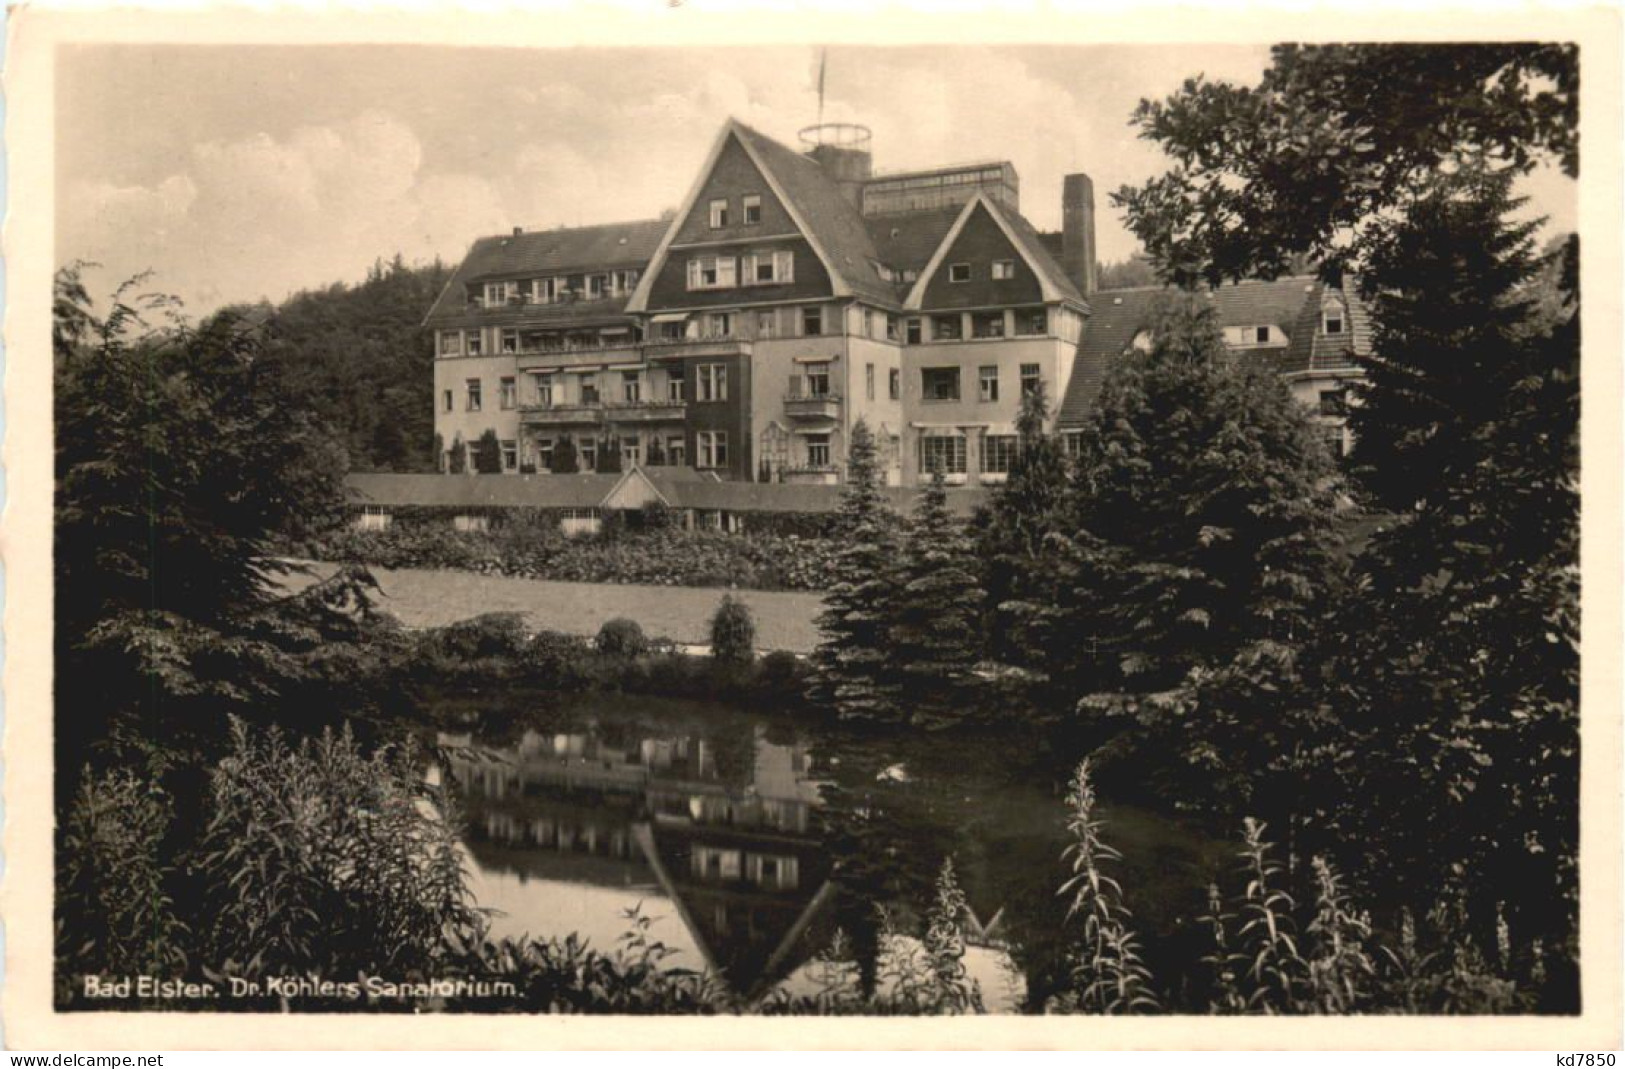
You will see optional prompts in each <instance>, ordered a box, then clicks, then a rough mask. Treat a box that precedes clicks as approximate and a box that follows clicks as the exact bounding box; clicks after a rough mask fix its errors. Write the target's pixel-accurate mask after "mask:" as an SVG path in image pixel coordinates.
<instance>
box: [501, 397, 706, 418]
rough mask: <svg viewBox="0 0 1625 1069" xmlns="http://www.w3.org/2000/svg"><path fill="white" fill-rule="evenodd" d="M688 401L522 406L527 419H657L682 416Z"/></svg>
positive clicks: (521, 415)
mask: <svg viewBox="0 0 1625 1069" xmlns="http://www.w3.org/2000/svg"><path fill="white" fill-rule="evenodd" d="M687 412H688V403H687V402H686V401H664V400H661V401H655V400H650V401H585V402H583V401H574V402H569V403H565V402H553V403H545V402H542V401H531V402H528V403H526V404H523V405H520V406H519V415H520V418H521V419H522V420H523V421H524V422H526V423H658V422H662V421H666V420H680V419H682V418H683V417H684V416H685V415H686V414H687Z"/></svg>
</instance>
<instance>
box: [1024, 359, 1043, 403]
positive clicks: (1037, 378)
mask: <svg viewBox="0 0 1625 1069" xmlns="http://www.w3.org/2000/svg"><path fill="white" fill-rule="evenodd" d="M1042 381H1043V376H1042V375H1040V374H1039V371H1038V365H1037V364H1022V365H1021V396H1023V397H1026V396H1027V395H1028V394H1031V393H1033V392H1034V391H1035V390H1037V389H1038V384H1039V383H1040V382H1042Z"/></svg>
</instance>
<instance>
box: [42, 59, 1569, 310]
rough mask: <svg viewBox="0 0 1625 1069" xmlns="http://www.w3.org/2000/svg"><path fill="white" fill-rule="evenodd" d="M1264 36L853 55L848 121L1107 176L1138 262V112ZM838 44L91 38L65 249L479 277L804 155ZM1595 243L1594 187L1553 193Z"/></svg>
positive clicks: (1565, 185) (234, 282)
mask: <svg viewBox="0 0 1625 1069" xmlns="http://www.w3.org/2000/svg"><path fill="white" fill-rule="evenodd" d="M1267 60H1268V55H1267V49H1266V48H1265V47H1263V46H1258V47H1253V46H1240V45H1226V46H1214V45H1203V46H1174V45H1168V44H1159V45H1154V46H1128V45H1111V46H1106V45H1101V46H1083V47H1073V46H1066V47H1059V46H1058V47H1034V46H1023V47H976V48H970V47H962V46H961V47H943V46H923V45H922V46H911V47H901V48H884V49H882V48H859V47H840V46H836V47H831V48H830V49H829V50H828V58H827V67H826V73H825V98H824V106H823V119H824V120H825V121H829V122H836V121H842V122H861V123H863V124H865V125H867V126H869V127H870V128H871V129H872V130H873V131H874V141H873V152H874V165H875V168H876V169H877V171H885V170H902V169H908V168H914V167H926V166H933V165H939V164H943V163H953V162H960V161H969V160H982V159H1008V160H1010V161H1011V162H1012V163H1014V164H1015V167H1016V170H1017V172H1018V174H1019V175H1020V178H1021V205H1022V211H1023V214H1025V215H1026V216H1027V217H1028V218H1029V219H1030V220H1031V221H1032V222H1033V223H1034V225H1036V226H1037V227H1039V228H1040V229H1044V230H1054V229H1059V227H1060V198H1061V180H1062V177H1063V176H1064V175H1066V174H1068V173H1072V172H1077V171H1082V172H1084V173H1087V174H1089V175H1090V176H1091V177H1092V178H1093V179H1094V184H1095V196H1096V208H1097V220H1098V221H1097V229H1098V252H1099V257H1100V259H1101V260H1103V261H1105V262H1108V263H1110V262H1114V261H1119V260H1122V259H1125V258H1126V257H1128V256H1129V255H1130V254H1131V253H1132V252H1133V251H1134V248H1135V243H1134V240H1133V239H1132V237H1131V236H1130V235H1129V234H1128V233H1127V231H1126V230H1125V229H1124V228H1123V226H1122V223H1121V220H1120V218H1119V216H1118V213H1117V212H1116V211H1115V210H1114V209H1112V208H1111V206H1110V203H1109V199H1108V193H1109V192H1110V191H1111V190H1113V189H1116V188H1118V187H1119V186H1121V185H1123V184H1125V183H1137V182H1141V181H1143V180H1145V179H1147V178H1150V177H1152V176H1153V175H1156V174H1158V173H1160V172H1161V171H1162V170H1163V169H1164V167H1165V165H1166V160H1165V158H1164V157H1163V156H1162V155H1161V152H1160V150H1158V149H1157V148H1156V146H1154V145H1152V144H1150V143H1147V142H1144V141H1141V140H1139V139H1138V138H1137V137H1136V134H1135V130H1134V129H1133V128H1132V127H1130V126H1129V123H1128V120H1129V116H1130V114H1131V113H1132V111H1133V109H1134V106H1135V104H1136V103H1137V102H1138V101H1139V100H1140V99H1141V98H1142V97H1162V96H1166V95H1168V94H1170V93H1172V92H1174V91H1176V90H1177V89H1178V88H1179V86H1180V85H1181V83H1182V82H1183V81H1184V79H1186V78H1187V77H1190V76H1192V75H1196V74H1205V75H1207V76H1208V77H1210V78H1223V79H1229V80H1234V81H1239V82H1244V83H1249V84H1250V83H1253V82H1256V81H1257V78H1258V76H1259V74H1260V73H1261V72H1262V70H1263V68H1264V66H1265V64H1266V62H1267ZM818 67H819V49H817V48H816V47H813V46H804V47H802V46H773V47H749V48H707V49H697V48H658V47H656V48H637V49H606V48H590V49H495V48H451V47H426V46H407V45H380V46H356V45H327V46H249V45H230V46H195V45H194V46H182V45H162V46H152V45H75V46H68V47H65V48H64V49H63V50H62V52H61V53H60V54H59V56H58V64H57V98H56V99H57V114H56V122H57V126H56V168H57V170H56V174H57V179H56V181H57V195H56V244H57V248H56V252H57V262H58V263H68V262H71V261H74V260H87V261H92V262H95V263H97V264H99V265H101V266H100V267H99V268H98V269H97V270H95V271H93V272H91V273H90V275H89V278H90V280H91V283H92V292H93V293H96V292H110V291H111V289H112V288H113V287H114V286H116V285H117V283H118V282H119V281H122V280H123V279H125V278H128V277H130V276H132V275H134V274H136V273H138V272H141V271H147V270H151V271H152V272H154V276H155V277H154V281H153V285H154V286H155V287H157V288H159V289H162V290H164V291H166V292H171V293H175V294H177V295H179V296H180V297H181V298H182V299H183V300H184V301H185V302H186V305H187V307H188V309H189V310H190V311H191V312H192V313H194V314H204V313H207V312H208V311H210V310H212V309H214V308H217V307H219V306H220V305H222V304H227V303H234V302H240V301H253V300H258V299H260V298H269V299H271V300H273V301H275V300H281V299H282V298H284V297H286V296H288V295H289V294H291V293H294V292H297V291H299V290H302V289H312V288H318V287H322V286H325V285H328V284H330V283H332V282H339V281H342V282H356V281H360V280H361V279H362V278H363V277H364V276H365V274H366V271H367V268H368V267H369V266H370V265H371V264H372V263H373V262H374V261H375V260H377V259H379V258H383V259H386V260H387V259H389V258H391V257H392V256H394V255H395V254H396V253H400V254H402V255H403V256H404V257H405V258H406V259H407V260H408V261H409V262H426V261H428V260H431V259H433V258H435V257H437V256H438V257H440V258H442V259H444V260H446V261H447V262H450V263H455V262H457V261H458V260H460V259H461V258H462V256H463V254H464V253H465V252H466V251H467V249H468V246H469V245H470V243H471V242H472V241H473V240H474V239H475V238H476V237H479V236H481V235H486V234H494V233H499V232H503V231H506V230H509V229H511V228H512V227H514V226H523V227H525V228H526V229H540V228H547V227H554V226H573V225H579V224H588V223H601V222H615V221H620V220H628V219H642V218H651V217H654V216H656V215H658V214H659V213H660V212H661V211H662V210H664V209H668V208H675V207H676V206H677V205H678V203H679V202H680V201H681V200H682V198H683V197H684V196H685V194H686V193H687V192H688V189H689V187H690V185H691V184H692V182H693V181H694V179H695V177H696V174H697V172H698V169H699V167H700V165H701V164H702V162H703V161H704V157H705V155H706V153H707V151H708V150H709V149H710V147H711V144H712V142H713V141H714V139H715V137H716V135H717V132H718V130H719V128H720V127H721V125H722V123H723V122H724V121H725V120H726V119H728V118H729V117H730V116H731V117H734V118H737V119H739V120H741V121H743V122H745V123H747V124H749V125H751V126H753V127H755V128H756V129H758V130H760V131H762V132H763V133H766V134H768V135H769V136H772V137H775V138H778V139H779V140H781V141H784V142H786V143H789V144H795V143H796V140H795V139H796V133H797V131H798V130H799V129H800V128H801V127H803V126H807V125H810V124H812V123H813V122H815V121H817V120H818V117H819V104H818V96H817V91H816V85H817V79H818ZM1528 192H1530V193H1531V194H1532V195H1533V196H1534V197H1535V198H1536V208H1538V210H1539V211H1542V212H1544V213H1546V214H1548V215H1549V216H1550V217H1551V218H1552V225H1553V227H1554V228H1556V229H1565V230H1566V229H1574V228H1575V225H1576V217H1577V208H1576V206H1575V203H1574V191H1573V188H1572V183H1569V182H1567V180H1565V179H1562V178H1561V176H1558V175H1555V174H1552V173H1548V174H1544V175H1541V176H1538V177H1537V179H1536V181H1535V182H1534V183H1533V184H1532V185H1531V186H1530V188H1529V189H1528Z"/></svg>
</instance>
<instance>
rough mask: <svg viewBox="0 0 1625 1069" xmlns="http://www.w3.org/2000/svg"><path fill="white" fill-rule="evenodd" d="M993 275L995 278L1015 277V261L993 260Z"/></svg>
mask: <svg viewBox="0 0 1625 1069" xmlns="http://www.w3.org/2000/svg"><path fill="white" fill-rule="evenodd" d="M993 277H994V278H996V279H1000V280H1004V279H1012V278H1015V277H1016V262H1015V261H1014V260H994V261H993Z"/></svg>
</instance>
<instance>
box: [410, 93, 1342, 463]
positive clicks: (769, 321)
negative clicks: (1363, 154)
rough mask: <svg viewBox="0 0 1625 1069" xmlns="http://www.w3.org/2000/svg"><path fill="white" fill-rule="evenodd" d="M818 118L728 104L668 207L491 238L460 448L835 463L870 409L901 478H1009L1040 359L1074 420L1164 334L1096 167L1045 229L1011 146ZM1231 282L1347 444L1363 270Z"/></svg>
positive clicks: (456, 431) (558, 455) (1076, 178)
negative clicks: (1024, 200) (1098, 212)
mask: <svg viewBox="0 0 1625 1069" xmlns="http://www.w3.org/2000/svg"><path fill="white" fill-rule="evenodd" d="M801 136H802V139H803V141H804V147H803V150H802V151H796V150H794V149H791V148H789V147H788V146H785V145H783V144H780V143H779V142H777V141H774V140H773V139H771V138H768V137H765V136H764V135H762V134H760V133H758V132H757V131H755V130H752V129H751V128H749V127H747V126H745V125H744V124H742V123H739V122H736V121H729V122H727V123H726V124H724V126H723V128H722V130H721V132H720V133H719V134H718V136H717V138H716V141H715V142H714V143H713V145H712V146H711V150H710V152H709V154H708V155H707V157H706V160H705V163H704V165H703V166H702V167H701V168H700V172H699V174H698V176H697V177H696V179H695V181H694V183H693V185H692V187H691V188H690V189H689V191H688V194H687V196H686V197H685V199H684V200H683V202H682V204H681V206H680V207H679V208H678V209H677V210H676V211H675V212H674V213H672V214H671V215H670V216H669V217H666V218H662V219H652V220H644V221H639V222H630V223H617V224H607V225H602V226H589V227H578V228H571V229H558V230H549V231H541V232H525V231H523V230H521V229H517V228H516V229H515V230H514V231H513V232H512V233H510V234H504V235H499V236H496V237H488V238H482V239H480V240H479V241H477V242H475V244H474V246H473V248H472V249H471V250H470V252H469V254H468V256H467V258H466V259H465V260H464V261H463V263H462V264H461V266H460V267H459V268H458V270H457V272H456V274H455V275H454V276H453V277H452V279H451V280H450V282H449V283H448V284H447V286H446V289H445V291H444V292H443V293H442V294H441V295H440V297H439V299H438V300H437V301H436V302H435V305H434V307H433V309H432V310H431V311H430V312H429V314H428V317H427V320H426V326H428V327H429V328H430V329H432V330H433V331H434V334H435V346H436V353H437V354H438V357H439V359H437V360H436V361H435V373H434V377H435V406H436V416H435V428H436V431H437V434H438V435H439V438H440V442H441V450H442V453H441V456H442V459H443V466H445V467H448V468H453V469H462V470H471V467H472V465H471V462H470V460H469V450H470V448H471V446H472V445H473V444H474V443H475V442H476V441H477V440H479V439H480V438H481V437H482V436H483V435H485V434H486V432H488V431H489V432H494V434H495V437H496V439H497V441H498V443H499V447H500V458H501V468H502V470H503V471H507V472H548V471H554V470H561V469H562V470H581V471H588V472H590V471H594V470H600V469H606V468H613V469H615V470H620V469H621V468H622V467H624V466H630V465H632V464H634V463H635V464H636V465H638V466H640V467H644V468H653V467H661V466H666V467H676V468H691V469H697V470H698V471H700V472H703V473H708V474H710V475H714V476H715V477H718V478H721V479H724V480H727V481H732V482H774V483H791V484H797V483H799V484H807V483H829V484H833V483H838V482H841V481H842V479H843V477H844V475H845V470H846V459H847V447H848V443H849V442H850V440H851V434H852V428H853V426H854V425H855V424H856V423H857V421H858V420H860V419H861V420H864V421H865V422H866V423H867V425H868V427H869V428H870V430H871V431H873V432H874V433H875V435H876V437H877V441H878V444H879V448H880V453H881V458H882V467H883V470H884V471H885V474H886V479H887V481H888V482H889V483H891V484H894V485H902V486H909V485H914V484H917V483H918V482H919V481H921V479H922V477H924V476H925V475H926V474H927V473H929V472H930V471H931V470H932V469H933V468H941V469H942V471H943V472H944V473H946V475H947V478H948V481H949V482H950V483H953V484H959V485H966V486H970V487H976V486H982V485H988V484H994V483H998V482H1000V481H1002V480H1003V478H1004V477H1005V473H1006V472H1007V471H1008V470H1009V466H1010V462H1011V460H1012V458H1013V457H1014V455H1015V450H1016V435H1015V420H1016V415H1017V413H1018V411H1019V409H1020V404H1021V397H1022V395H1023V394H1024V393H1025V392H1027V391H1028V390H1031V389H1033V388H1035V387H1036V386H1037V385H1038V384H1039V383H1043V384H1044V385H1045V387H1046V392H1047V394H1048V395H1049V396H1050V397H1052V398H1060V399H1061V403H1060V404H1058V405H1057V406H1056V409H1055V414H1054V420H1055V427H1056V429H1058V430H1060V431H1061V432H1062V433H1063V434H1066V433H1069V432H1074V431H1075V430H1076V428H1077V427H1078V426H1080V425H1081V421H1082V419H1083V416H1084V414H1085V413H1086V412H1087V410H1088V407H1089V405H1090V403H1091V402H1092V400H1093V398H1094V395H1095V391H1096V390H1097V389H1098V386H1099V382H1100V379H1101V376H1102V375H1103V374H1104V371H1105V367H1106V365H1107V363H1108V362H1109V361H1110V360H1112V359H1115V358H1116V357H1117V356H1119V355H1120V354H1122V353H1123V352H1125V351H1132V350H1134V349H1136V348H1138V349H1144V348H1147V347H1148V346H1149V329H1150V323H1151V321H1152V319H1153V313H1154V311H1155V303H1156V301H1157V298H1158V296H1159V294H1160V293H1161V291H1160V290H1158V289H1155V288H1147V289H1127V290H1113V291H1104V292H1095V289H1096V287H1095V282H1094V280H1095V270H1096V262H1095V232H1094V230H1095V220H1094V190H1093V186H1092V184H1091V182H1090V180H1089V178H1088V177H1087V176H1086V175H1082V174H1073V175H1067V176H1066V177H1065V179H1064V182H1063V192H1062V205H1061V208H1062V212H1061V217H1062V229H1061V230H1060V231H1059V232H1056V233H1047V234H1046V233H1039V232H1038V231H1037V230H1035V229H1034V227H1033V226H1032V224H1030V223H1029V222H1028V221H1027V220H1026V219H1025V218H1024V217H1023V216H1022V214H1021V203H1020V202H1021V186H1020V179H1019V177H1018V176H1017V174H1016V171H1015V168H1014V167H1012V166H1011V165H1010V164H1009V163H1008V162H984V163H974V164H965V165H961V166H955V167H942V168H934V169H930V170H924V171H912V172H907V173H894V174H876V173H874V172H873V170H872V158H871V153H870V135H869V131H868V130H867V129H865V128H863V127H860V126H851V125H845V124H832V125H824V126H818V127H812V128H809V129H808V130H804V131H802V135H801ZM1209 298H1210V299H1211V300H1212V301H1213V303H1214V306H1215V310H1216V312H1217V314H1218V319H1219V322H1220V323H1221V325H1222V326H1223V327H1224V330H1225V333H1226V337H1227V340H1228V341H1229V343H1230V345H1231V347H1232V348H1233V349H1234V350H1235V351H1237V352H1238V353H1241V354H1244V355H1249V356H1252V357H1255V358H1257V359H1263V360H1268V361H1270V362H1271V363H1272V364H1273V365H1274V366H1276V367H1277V368H1278V369H1279V370H1280V372H1281V373H1282V374H1283V376H1285V377H1286V379H1287V380H1288V382H1289V383H1290V384H1291V386H1292V389H1293V391H1294V393H1295V394H1296V395H1298V396H1299V397H1300V399H1302V400H1303V401H1304V402H1305V403H1307V404H1309V405H1310V406H1312V408H1313V409H1314V411H1315V412H1316V413H1317V418H1318V419H1319V420H1321V421H1322V423H1323V425H1324V426H1325V428H1326V435H1327V439H1328V441H1329V442H1330V444H1331V445H1332V446H1333V448H1334V450H1335V451H1337V452H1339V453H1341V452H1344V451H1346V448H1347V445H1348V441H1347V431H1346V430H1345V428H1344V422H1343V417H1342V405H1343V397H1344V391H1345V389H1346V386H1347V383H1348V381H1349V380H1350V379H1351V378H1354V377H1356V376H1357V375H1358V369H1357V367H1356V365H1355V363H1354V359H1353V357H1354V354H1356V353H1358V352H1361V351H1364V350H1365V348H1366V347H1367V345H1368V340H1369V339H1368V334H1369V331H1368V329H1367V326H1366V320H1365V314H1364V311H1363V309H1362V308H1361V307H1360V306H1359V303H1358V302H1357V301H1356V300H1354V298H1353V295H1352V293H1350V292H1347V291H1346V290H1345V289H1343V288H1339V287H1328V286H1326V285H1325V284H1323V283H1321V282H1318V281H1316V280H1315V279H1312V278H1303V277H1298V278H1288V279H1283V280H1279V281H1275V282H1243V283H1240V284H1238V285H1229V286H1222V287H1219V288H1217V289H1215V290H1212V291H1211V292H1210V293H1209ZM566 442H567V443H569V444H568V447H567V448H568V451H569V452H570V453H572V454H574V460H573V462H565V461H564V459H563V456H564V452H565V450H566V446H565V443H566ZM609 450H613V451H614V452H615V453H617V454H618V456H617V458H616V460H617V462H616V463H613V464H611V463H609V462H608V459H607V458H606V456H605V453H606V451H609Z"/></svg>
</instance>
